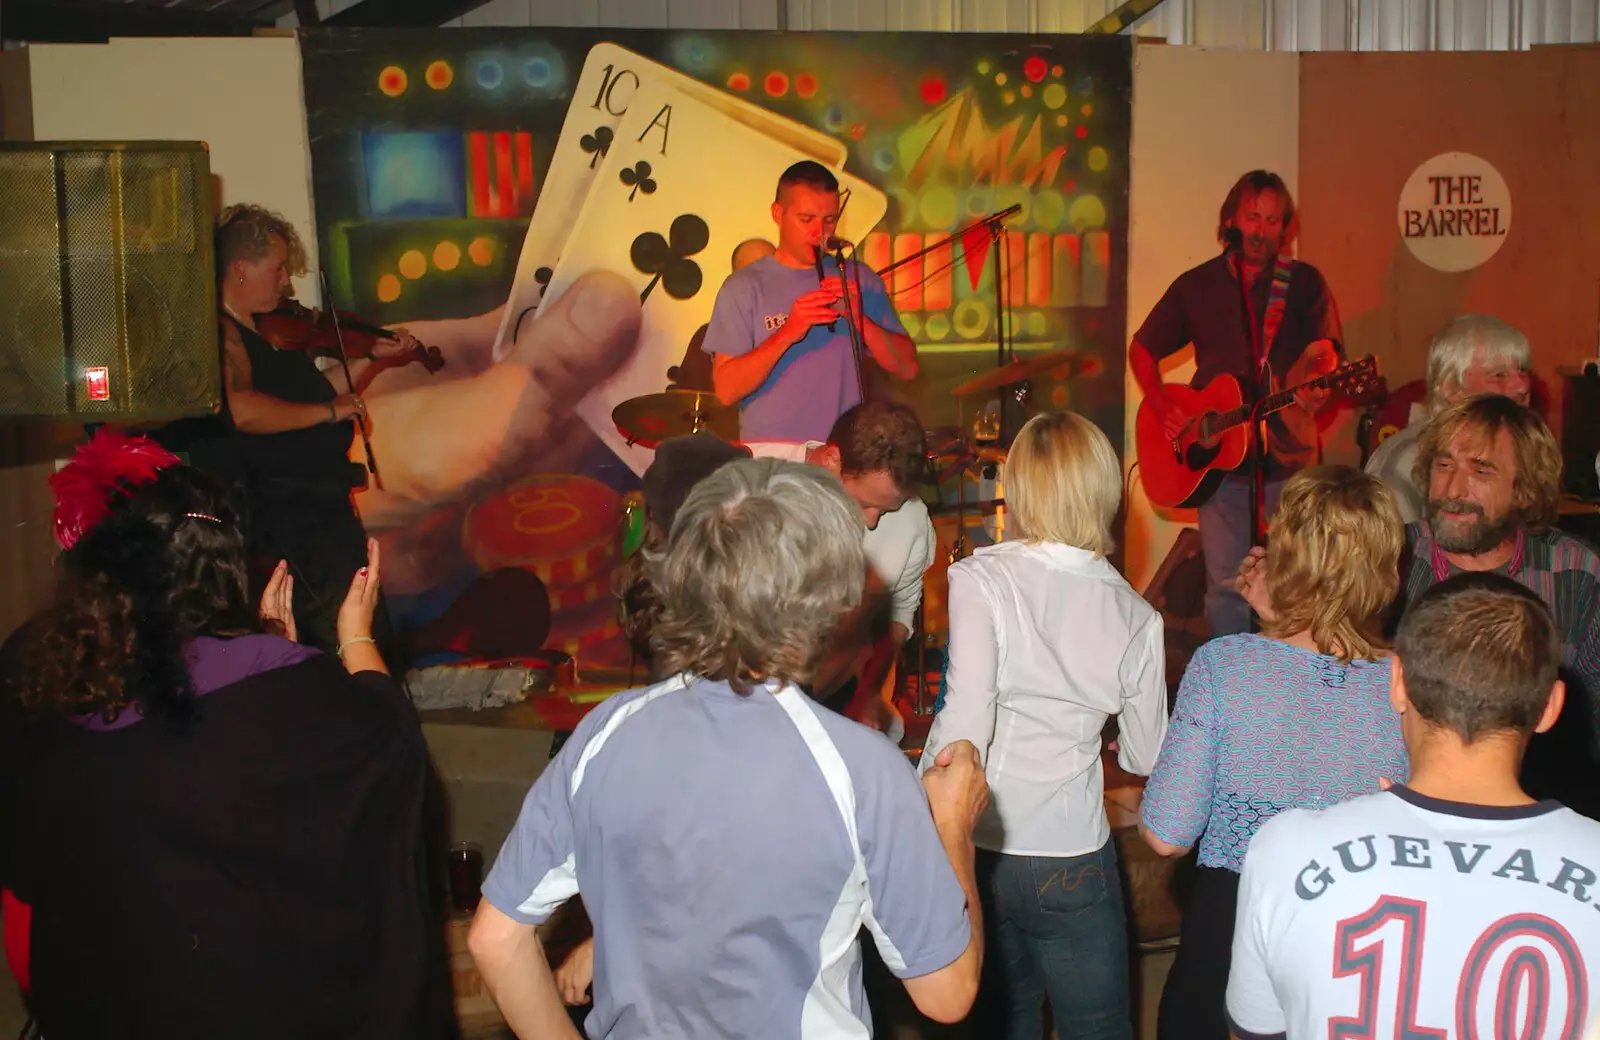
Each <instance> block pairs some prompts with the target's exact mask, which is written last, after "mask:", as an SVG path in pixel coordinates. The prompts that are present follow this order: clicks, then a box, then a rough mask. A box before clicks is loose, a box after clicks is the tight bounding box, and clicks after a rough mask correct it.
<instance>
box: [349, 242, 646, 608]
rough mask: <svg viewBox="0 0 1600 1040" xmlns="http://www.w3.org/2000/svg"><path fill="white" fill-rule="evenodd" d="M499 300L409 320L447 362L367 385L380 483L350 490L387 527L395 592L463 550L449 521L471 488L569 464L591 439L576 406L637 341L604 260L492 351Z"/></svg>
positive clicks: (376, 525)
mask: <svg viewBox="0 0 1600 1040" xmlns="http://www.w3.org/2000/svg"><path fill="white" fill-rule="evenodd" d="M503 309H504V308H500V309H497V310H494V311H490V312H489V313H487V314H481V315H478V316H476V317H472V318H461V319H453V320H444V321H418V322H411V323H409V324H408V329H409V331H410V333H411V334H412V335H414V336H415V337H416V338H418V339H420V340H422V341H423V342H426V343H428V344H430V345H432V346H436V347H438V348H439V350H440V352H441V353H442V354H443V355H444V356H445V367H444V369H443V370H441V371H440V372H438V373H436V374H430V373H428V372H426V371H424V370H423V369H422V367H421V366H420V365H407V366H405V367H403V368H393V369H389V370H387V371H385V372H382V373H380V374H379V375H378V376H377V378H376V379H374V380H373V381H372V385H371V387H370V388H369V389H368V390H367V392H366V405H367V414H368V416H369V417H370V419H371V426H372V433H371V436H372V450H373V453H374V454H375V455H376V456H377V459H378V466H379V469H380V471H381V473H382V476H383V482H384V488H383V490H381V491H380V490H378V489H377V488H375V487H374V488H370V489H369V490H367V491H365V492H363V493H362V494H361V495H359V496H358V497H357V500H356V501H357V505H358V506H359V507H360V509H361V513H362V518H363V520H364V522H365V523H366V526H367V529H368V530H369V531H373V532H374V533H379V534H381V536H382V537H383V538H384V542H385V551H386V556H387V562H388V581H389V588H390V590H391V591H392V592H406V591H415V590H420V589H424V588H428V587H430V586H431V585H433V584H434V583H435V582H436V581H437V580H439V579H440V578H441V577H442V576H443V573H444V572H445V571H446V570H447V569H448V568H449V567H450V566H451V565H452V564H451V563H450V562H448V561H447V560H445V558H444V557H447V556H450V555H451V554H459V552H460V540H459V530H460V528H459V523H453V522H452V521H453V520H459V516H457V515H456V513H458V512H459V510H460V509H462V508H464V507H465V503H466V502H467V501H469V500H470V499H471V498H474V497H476V496H478V495H481V494H483V492H484V491H485V490H488V489H493V488H494V487H497V486H499V485H501V484H503V483H505V482H507V481H509V480H510V479H512V478H515V477H518V476H522V475H525V474H530V473H549V472H563V471H570V470H571V469H572V467H573V465H574V464H575V462H576V460H577V459H578V458H579V457H581V455H582V454H583V453H584V452H585V451H586V450H588V449H589V448H591V447H593V446H594V445H595V444H597V443H598V439H597V438H596V437H595V436H594V434H593V433H592V432H591V431H590V430H589V429H588V427H587V426H585V425H584V424H583V423H582V422H579V421H575V420H574V419H573V418H572V412H573V409H574V408H575V407H576V406H577V404H578V402H579V401H581V400H583V398H584V397H585V396H587V395H588V393H589V391H591V390H593V389H594V388H595V387H596V386H598V385H599V384H600V383H601V382H603V381H604V380H605V379H606V378H607V377H608V376H610V375H611V374H612V373H613V372H615V371H616V370H617V369H618V368H620V367H621V366H622V365H623V364H624V363H625V362H626V361H627V360H628V359H629V358H631V357H632V356H633V353H634V351H635V350H636V349H637V346H638V343H637V340H638V334H639V324H640V308H639V293H638V290H637V289H636V288H635V287H633V286H632V285H630V284H629V283H628V282H627V281H626V280H624V279H623V278H622V277H620V276H618V275H616V274H612V273H610V272H606V271H595V272H592V273H590V274H586V275H584V276H583V277H582V278H580V279H579V280H578V281H577V282H576V283H574V284H573V286H572V287H571V288H570V289H568V290H567V292H565V293H563V294H562V295H561V297H560V298H558V299H557V300H555V301H553V302H552V303H550V304H549V305H547V306H545V307H541V308H540V309H539V311H538V313H537V314H535V315H533V316H530V318H529V319H528V320H527V321H524V322H523V323H522V324H521V327H520V329H519V332H518V335H517V338H516V339H515V341H513V342H512V343H511V344H509V345H508V348H507V349H506V351H505V356H504V358H503V360H500V361H498V362H497V361H495V360H494V358H493V349H494V339H495V334H496V332H497V331H498V329H499V326H500V316H501V311H502V310H503ZM355 450H356V452H357V453H359V451H360V448H359V447H357V448H356V449H355ZM424 519H426V520H427V521H429V522H427V523H424V522H423V520H424ZM446 535H449V536H452V537H453V538H454V542H453V544H452V543H451V537H446Z"/></svg>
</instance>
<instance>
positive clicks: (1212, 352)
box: [1133, 256, 1344, 475]
mask: <svg viewBox="0 0 1600 1040" xmlns="http://www.w3.org/2000/svg"><path fill="white" fill-rule="evenodd" d="M1272 274H1273V269H1272V267H1271V265H1268V266H1267V267H1264V268H1263V269H1262V270H1261V273H1260V274H1259V275H1257V276H1256V279H1255V281H1254V282H1253V283H1252V284H1251V286H1250V307H1251V311H1252V312H1253V314H1254V316H1255V320H1256V325H1257V328H1258V329H1259V328H1260V326H1261V324H1262V323H1263V322H1264V321H1265V320H1266V313H1267V301H1268V298H1269V296H1270V294H1271V290H1272ZM1133 338H1134V341H1135V342H1137V343H1141V344H1143V345H1144V348H1145V349H1146V350H1148V351H1149V352H1150V353H1151V355H1152V356H1154V357H1155V358H1156V359H1157V360H1160V359H1161V358H1164V357H1167V356H1169V355H1172V354H1176V353H1177V352H1178V351H1180V350H1182V349H1183V348H1184V347H1185V346H1188V345H1189V344H1190V343H1193V344H1194V357H1195V376H1194V381H1193V384H1192V385H1194V386H1196V387H1203V386H1206V385H1207V384H1208V383H1210V382H1211V381H1212V380H1213V379H1215V378H1216V377H1217V376H1219V375H1230V376H1232V377H1234V378H1235V379H1237V380H1238V381H1239V385H1240V387H1241V388H1242V389H1243V390H1244V391H1245V396H1246V399H1247V400H1248V399H1250V397H1251V396H1252V387H1254V386H1255V384H1256V380H1255V372H1256V366H1255V363H1254V359H1253V358H1252V357H1251V349H1252V347H1251V337H1250V335H1249V334H1248V333H1247V332H1246V326H1245V320H1244V307H1243V306H1242V304H1241V303H1240V300H1239V282H1238V279H1237V278H1236V277H1235V276H1234V274H1233V271H1232V268H1231V265H1230V264H1229V263H1228V261H1227V260H1225V259H1224V258H1223V257H1221V256H1218V257H1216V258H1214V259H1211V260H1207V261H1206V262H1205V263H1203V264H1201V265H1200V266H1199V267H1195V268H1191V269H1190V270H1188V271H1185V272H1184V273H1183V274H1181V275H1179V276H1178V278H1177V280H1176V281H1174V282H1173V283H1172V285H1171V286H1170V287H1169V288H1168V289H1167V291H1166V294H1165V295H1163V296H1162V297H1161V300H1160V302H1158V303H1157V304H1156V305H1155V308H1154V309H1153V310H1151V311H1150V315H1149V317H1147V318H1145V320H1144V324H1143V325H1142V326H1140V328H1139V331H1138V333H1137V334H1135V336H1134V337H1133ZM1319 339H1331V340H1332V341H1333V343H1334V346H1335V348H1336V349H1337V350H1338V351H1339V353H1340V355H1341V356H1342V355H1343V353H1344V346H1343V343H1344V332H1343V330H1342V329H1341V328H1340V326H1339V308H1338V306H1337V305H1336V304H1335V303H1334V300H1333V295H1332V294H1331V293H1330V292H1329V291H1328V284H1327V282H1326V281H1324V280H1323V277H1322V272H1321V271H1318V270H1317V269H1316V268H1315V267H1312V266H1311V265H1310V264H1307V263H1301V262H1298V261H1297V262H1296V263H1295V265H1294V268H1293V272H1292V273H1291V274H1290V276H1289V289H1288V294H1287V296H1286V297H1285V302H1284V310H1283V322H1282V324H1281V325H1279V326H1278V333H1277V335H1276V336H1275V337H1273V340H1272V345H1271V349H1270V351H1269V354H1268V366H1269V368H1270V369H1271V372H1272V376H1273V379H1274V384H1273V385H1274V388H1276V389H1282V388H1283V387H1284V386H1285V385H1287V384H1285V383H1284V382H1283V380H1284V377H1285V376H1287V375H1288V373H1289V370H1290V369H1291V368H1293V367H1294V363H1295V362H1296V361H1298V360H1300V356H1301V355H1302V354H1304V353H1305V351H1306V348H1307V347H1308V346H1310V345H1311V344H1312V343H1314V342H1316V341H1317V340H1319ZM1267 428H1268V431H1269V437H1268V446H1269V450H1270V454H1271V465H1270V467H1269V468H1270V469H1271V470H1272V471H1274V473H1275V474H1276V475H1281V474H1284V473H1289V472H1293V471H1294V470H1297V469H1299V468H1300V467H1302V466H1305V465H1309V464H1310V463H1312V462H1314V461H1316V457H1317V435H1316V423H1315V421H1314V420H1312V418H1311V417H1310V416H1309V415H1307V414H1306V413H1305V411H1304V410H1302V409H1297V408H1296V407H1295V406H1293V405H1291V406H1290V407H1289V408H1288V409H1285V410H1284V411H1283V412H1279V413H1278V414H1277V415H1275V416H1273V417H1272V418H1271V419H1269V420H1268V421H1267Z"/></svg>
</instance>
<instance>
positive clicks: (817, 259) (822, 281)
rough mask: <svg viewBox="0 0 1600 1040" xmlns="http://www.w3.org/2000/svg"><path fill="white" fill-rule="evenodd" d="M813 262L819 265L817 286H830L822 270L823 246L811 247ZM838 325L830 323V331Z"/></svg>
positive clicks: (831, 240) (832, 240)
mask: <svg viewBox="0 0 1600 1040" xmlns="http://www.w3.org/2000/svg"><path fill="white" fill-rule="evenodd" d="M828 241H829V242H834V241H837V240H836V239H832V238H830V239H828ZM811 260H812V262H813V263H815V264H816V265H817V285H819V286H825V285H827V284H828V276H827V275H826V274H824V273H823V270H822V246H812V247H811ZM838 324H839V323H838V322H837V321H830V322H828V331H829V332H832V331H833V330H834V329H835V328H837V327H838Z"/></svg>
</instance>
